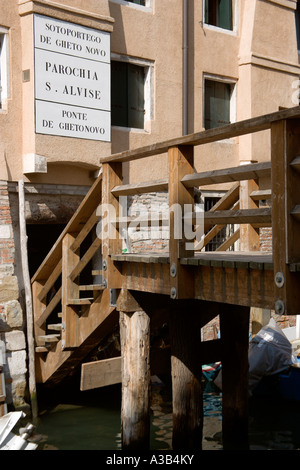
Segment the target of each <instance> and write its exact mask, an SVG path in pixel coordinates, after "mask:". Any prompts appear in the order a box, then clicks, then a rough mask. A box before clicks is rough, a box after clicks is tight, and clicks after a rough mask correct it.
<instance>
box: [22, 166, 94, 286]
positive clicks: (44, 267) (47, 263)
mask: <svg viewBox="0 0 300 470" xmlns="http://www.w3.org/2000/svg"><path fill="white" fill-rule="evenodd" d="M101 189H102V174H101V175H100V176H99V177H98V178H97V180H96V181H95V182H94V184H93V186H92V187H91V188H90V190H89V192H88V194H87V195H86V196H85V197H84V198H83V200H82V202H81V204H80V206H79V207H78V209H77V210H76V212H75V214H74V215H73V217H72V218H71V220H70V222H69V223H68V224H67V226H66V227H65V228H64V230H63V231H62V233H61V235H60V236H59V238H58V239H57V241H56V243H55V244H54V245H53V247H52V248H51V250H50V251H49V253H48V254H47V256H46V258H45V259H44V261H43V263H42V264H41V265H40V267H39V268H38V270H37V271H36V273H35V274H34V276H33V277H32V280H31V282H34V281H35V280H43V279H48V277H49V276H50V275H51V273H52V271H53V269H54V267H55V266H56V265H57V263H58V262H59V260H60V259H61V256H62V241H63V239H64V236H65V235H66V234H67V233H78V232H79V231H80V229H81V228H82V224H85V223H86V221H87V220H88V218H89V217H90V215H91V214H92V212H93V211H94V210H95V209H96V208H97V207H98V205H99V204H100V203H101V196H102V195H101Z"/></svg>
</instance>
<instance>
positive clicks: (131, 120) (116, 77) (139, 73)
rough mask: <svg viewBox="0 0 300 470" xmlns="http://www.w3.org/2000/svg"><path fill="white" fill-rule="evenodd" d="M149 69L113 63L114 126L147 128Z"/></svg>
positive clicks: (112, 111) (112, 121)
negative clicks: (146, 91)
mask: <svg viewBox="0 0 300 470" xmlns="http://www.w3.org/2000/svg"><path fill="white" fill-rule="evenodd" d="M146 76H147V67H143V66H140V65H136V64H133V63H129V62H117V61H112V62H111V123H112V125H113V126H121V127H133V128H137V129H144V127H145V113H146V110H145V83H146Z"/></svg>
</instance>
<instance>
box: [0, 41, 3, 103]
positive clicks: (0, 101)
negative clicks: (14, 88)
mask: <svg viewBox="0 0 300 470" xmlns="http://www.w3.org/2000/svg"><path fill="white" fill-rule="evenodd" d="M3 40H4V35H3V34H0V109H1V108H2V80H1V72H2V73H3V71H2V70H1V68H2V54H3V50H2V49H3Z"/></svg>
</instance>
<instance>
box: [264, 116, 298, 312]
mask: <svg viewBox="0 0 300 470" xmlns="http://www.w3.org/2000/svg"><path fill="white" fill-rule="evenodd" d="M271 154H272V221H273V225H272V236H273V257H274V276H275V277H274V304H275V305H274V307H275V311H276V313H277V314H285V315H294V314H295V315H296V314H298V313H299V309H300V291H299V283H300V274H299V273H298V272H291V270H290V268H289V266H290V265H292V264H293V263H298V262H300V244H299V233H300V221H299V218H298V216H297V212H298V211H297V209H295V207H296V206H297V204H299V201H300V176H299V172H298V171H297V170H295V160H297V159H298V156H299V154H300V119H293V120H287V121H279V122H276V123H274V124H273V125H272V132H271Z"/></svg>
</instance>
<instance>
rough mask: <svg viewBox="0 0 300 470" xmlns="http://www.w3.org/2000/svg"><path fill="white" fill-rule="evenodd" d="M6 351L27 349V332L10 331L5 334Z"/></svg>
mask: <svg viewBox="0 0 300 470" xmlns="http://www.w3.org/2000/svg"><path fill="white" fill-rule="evenodd" d="M3 337H4V341H5V347H6V351H22V350H23V349H26V341H25V334H24V332H23V331H17V330H15V331H10V332H7V333H4V334H3Z"/></svg>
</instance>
